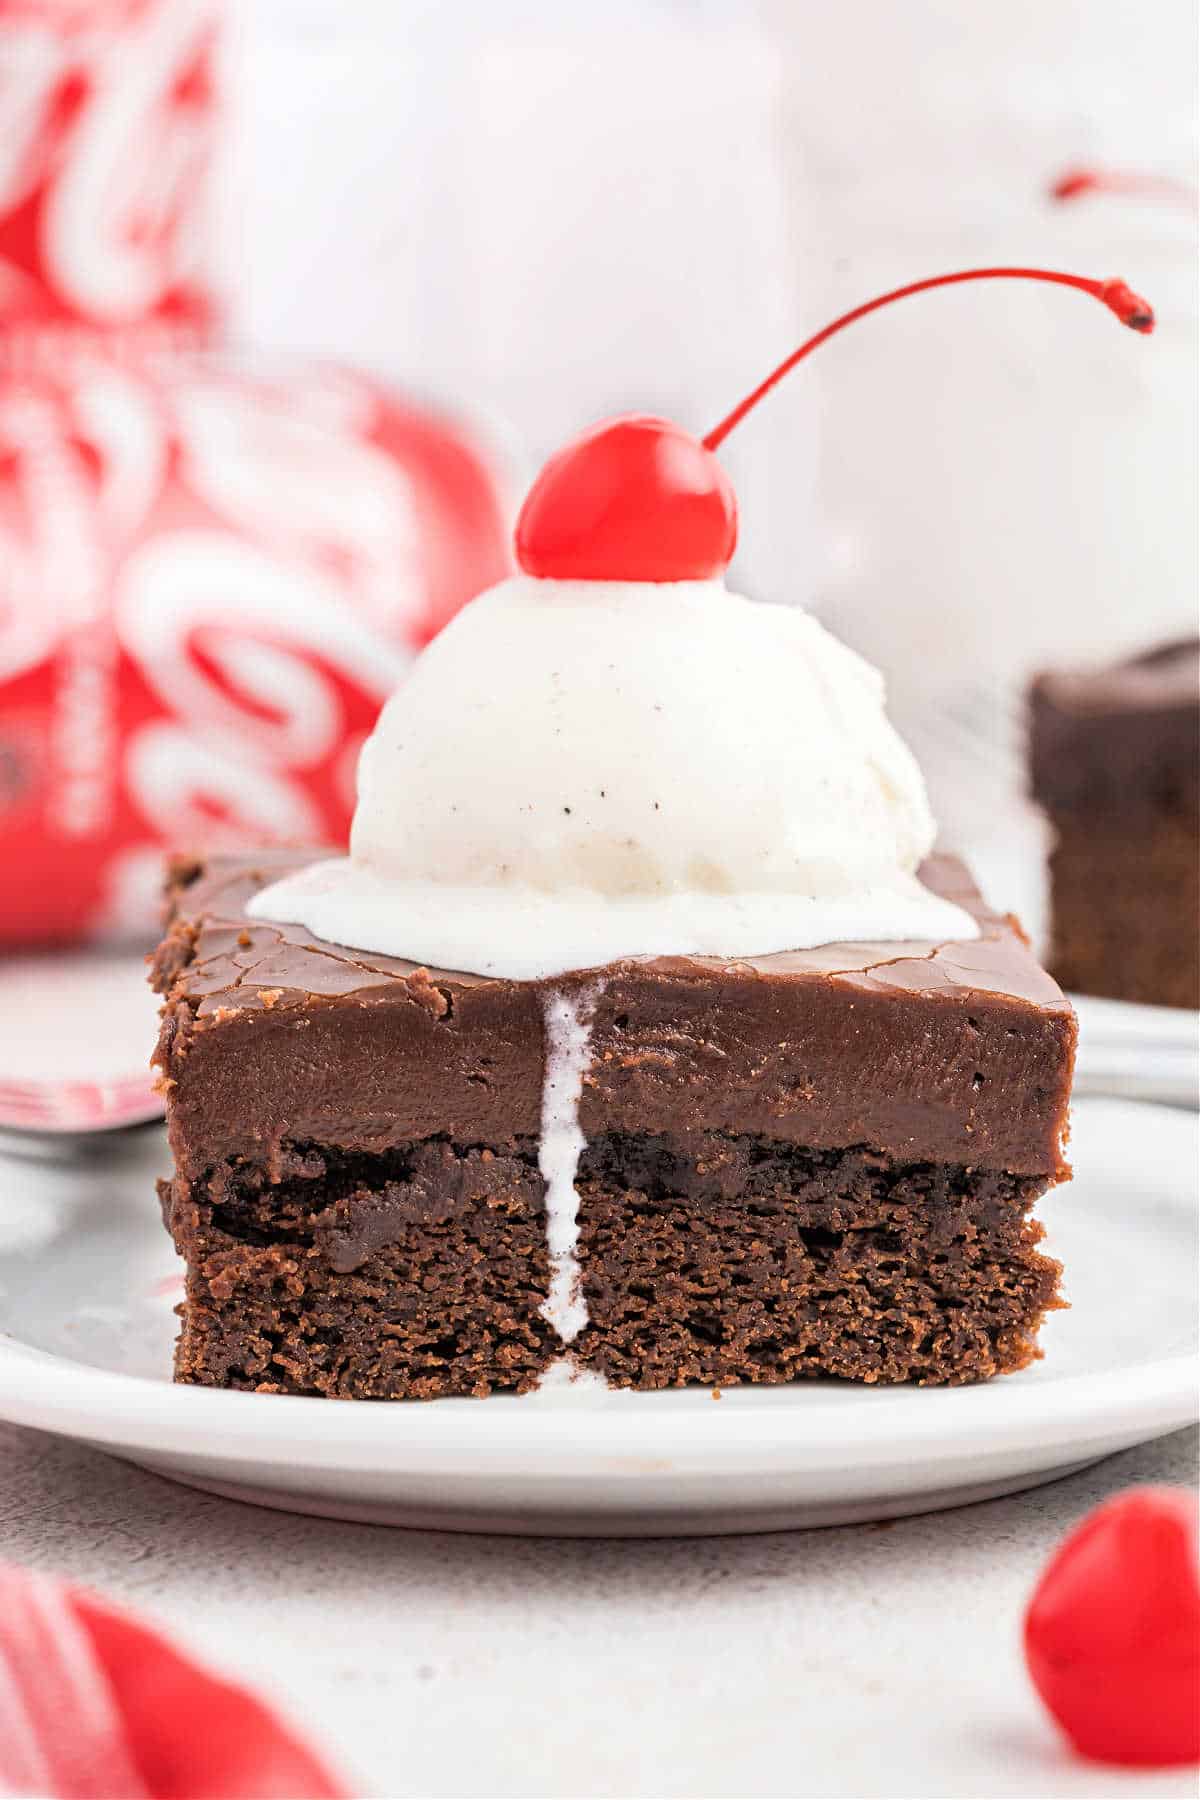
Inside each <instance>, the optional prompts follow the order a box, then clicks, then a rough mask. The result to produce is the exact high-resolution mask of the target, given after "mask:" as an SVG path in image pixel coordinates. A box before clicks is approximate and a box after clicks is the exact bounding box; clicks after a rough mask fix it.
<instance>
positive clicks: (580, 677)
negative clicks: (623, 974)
mask: <svg viewBox="0 0 1200 1800" xmlns="http://www.w3.org/2000/svg"><path fill="white" fill-rule="evenodd" d="M934 831H935V828H934V822H933V818H932V815H931V813H930V810H929V805H928V802H927V800H926V796H925V789H924V785H923V783H922V780H921V775H920V771H919V770H918V768H917V765H916V763H915V761H914V760H913V758H912V756H911V755H910V753H909V751H908V750H907V749H906V747H905V745H904V744H903V743H902V742H901V740H900V738H899V737H898V736H897V735H896V733H895V731H894V730H893V729H892V727H891V725H890V724H889V722H888V719H887V716H886V713H885V711H884V690H883V682H882V680H881V678H880V676H879V675H878V674H877V673H876V671H875V670H874V669H872V668H871V667H870V666H869V665H868V664H867V663H865V662H863V661H862V660H861V658H859V657H858V656H856V655H855V654H854V653H853V652H852V651H850V650H848V649H846V648H845V647H844V646H843V645H841V644H839V643H838V642H837V640H836V639H834V638H832V637H831V636H830V635H829V633H828V632H826V631H825V630H823V629H822V627H821V626H820V625H818V624H817V622H816V621H815V620H814V619H812V618H810V617H809V616H808V615H807V614H805V613H803V612H798V611H793V610H789V609H785V608H782V607H775V606H766V605H762V604H756V603H754V602H751V601H749V600H746V599H743V598H742V597H740V596H739V595H736V594H733V593H730V592H729V591H728V590H727V589H726V588H725V586H724V585H723V583H721V582H719V581H695V582H677V583H641V582H628V583H626V582H590V581H589V582H559V581H549V580H538V579H534V578H532V577H527V576H521V577H517V578H514V579H513V580H510V581H506V582H503V583H501V584H500V586H498V587H496V588H493V589H491V590H490V591H489V592H487V593H486V594H483V595H481V596H480V598H479V599H477V600H476V601H474V602H473V603H472V604H471V605H470V606H468V607H466V608H465V609H464V611H463V612H461V613H460V614H459V615H458V617H457V618H456V619H455V620H454V621H453V622H452V623H451V624H450V625H449V626H448V627H447V628H446V630H444V631H443V632H442V633H441V635H440V636H439V637H438V638H436V639H435V640H434V642H433V643H432V644H431V645H430V646H429V648H428V649H427V650H426V651H425V652H424V654H423V655H422V656H421V657H420V658H419V659H418V661H417V663H416V664H415V665H414V667H413V668H412V670H411V672H410V673H409V675H408V677H407V679H406V680H405V682H404V684H403V685H402V686H401V688H400V689H399V690H398V692H397V693H396V694H395V695H393V697H392V699H391V700H389V701H388V703H387V705H386V706H385V707H384V709H383V712H382V714H381V715H380V718H379V721H378V724H377V725H376V728H375V731H374V732H373V733H372V735H371V737H370V739H369V740H368V742H367V744H366V745H365V747H364V749H363V753H362V759H361V762H360V765H359V795H358V807H357V811H356V813H355V817H354V825H353V830H352V833H351V840H350V852H351V853H350V857H349V859H344V860H341V861H332V862H325V863H321V864H317V865H315V866H314V867H313V868H312V869H309V870H304V871H302V872H301V873H300V874H298V875H295V876H291V877H289V878H287V879H286V880H284V881H282V882H280V883H277V884H276V885H275V886H274V887H273V888H270V889H267V890H265V891H264V892H263V893H262V894H260V895H259V896H257V898H256V900H255V901H254V902H253V903H252V911H253V912H254V913H255V914H257V915H258V916H261V917H270V918H275V919H281V920H286V921H289V922H297V923H302V924H304V925H307V926H308V928H309V929H310V930H312V931H315V932H317V933H318V934H319V935H321V936H324V937H327V938H332V939H334V940H335V941H339V942H344V943H348V944H352V945H354V946H356V947H360V948H367V949H373V950H376V951H384V952H387V953H390V954H393V955H400V956H405V957H409V958H411V959H413V960H414V961H421V962H429V963H435V964H437V965H439V966H441V967H444V968H456V969H470V970H473V971H476V972H478V973H480V974H496V975H507V976H511V977H513V978H516V979H527V978H534V977H539V976H543V975H549V974H556V973H561V972H563V971H565V970H567V969H572V968H585V967H591V966H595V965H597V964H601V963H605V962H609V961H613V960H616V959H618V958H621V957H625V956H638V955H662V954H681V955H682V954H708V955H715V956H721V957H737V956H747V955H753V954H766V953H768V952H771V951H775V950H783V949H801V948H807V947H810V946H812V945H814V944H819V943H828V942H837V941H842V940H859V941H861V940H868V941H874V940H889V941H895V940H908V939H935V938H948V937H959V938H963V937H972V936H974V935H976V927H975V925H974V921H973V920H971V919H970V917H969V916H968V915H967V914H965V913H963V912H962V911H961V910H960V909H958V908H957V907H953V906H951V905H949V903H947V902H946V901H944V900H941V899H940V898H938V897H937V896H935V895H933V894H931V893H929V892H928V890H926V889H925V888H923V887H922V886H921V884H920V883H919V881H918V880H917V878H916V873H915V871H916V869H917V865H918V863H919V862H920V860H921V858H922V857H923V856H925V855H926V854H927V852H928V851H929V849H930V848H931V846H932V844H933V839H934Z"/></svg>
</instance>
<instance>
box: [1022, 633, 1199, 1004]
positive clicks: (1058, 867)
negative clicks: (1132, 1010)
mask: <svg viewBox="0 0 1200 1800" xmlns="http://www.w3.org/2000/svg"><path fill="white" fill-rule="evenodd" d="M1030 738H1031V743H1030V767H1031V785H1032V789H1033V797H1034V799H1035V800H1036V801H1037V802H1038V804H1039V805H1040V806H1041V807H1042V809H1043V811H1044V812H1045V813H1046V815H1047V817H1048V818H1049V820H1050V823H1051V825H1052V827H1053V830H1054V839H1055V841H1054V847H1053V850H1052V851H1051V855H1050V914H1051V952H1050V966H1051V967H1052V968H1053V970H1054V973H1055V974H1056V975H1057V977H1058V979H1059V980H1060V981H1061V982H1062V984H1063V986H1064V987H1067V988H1072V989H1074V990H1075V991H1076V992H1077V993H1081V994H1100V995H1105V996H1108V997H1109V998H1111V999H1114V1000H1135V1001H1143V1002H1146V1003H1149V1004H1152V1005H1159V1006H1200V640H1197V639H1195V638H1191V639H1187V640H1185V641H1183V642H1180V643H1173V644H1164V645H1162V646H1160V647H1159V648H1157V649H1154V650H1150V651H1147V652H1146V653H1145V654H1144V655H1142V656H1135V657H1132V658H1130V659H1129V660H1128V661H1126V662H1121V663H1117V664H1115V665H1113V666H1112V667H1109V668H1104V669H1092V670H1075V671H1067V670H1059V671H1055V672H1053V673H1047V674H1044V675H1039V676H1038V678H1037V679H1036V681H1035V682H1034V684H1033V689H1032V694H1031V707H1030Z"/></svg>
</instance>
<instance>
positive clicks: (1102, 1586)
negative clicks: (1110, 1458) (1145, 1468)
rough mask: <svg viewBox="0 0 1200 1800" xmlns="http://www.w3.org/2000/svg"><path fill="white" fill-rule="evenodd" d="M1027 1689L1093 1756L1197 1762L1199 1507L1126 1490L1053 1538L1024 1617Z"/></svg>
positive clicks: (1184, 1499)
mask: <svg viewBox="0 0 1200 1800" xmlns="http://www.w3.org/2000/svg"><path fill="white" fill-rule="evenodd" d="M1025 1656H1026V1660H1027V1662H1028V1664H1029V1672H1030V1674H1031V1676H1032V1677H1033V1683H1034V1686H1035V1687H1036V1688H1037V1690H1038V1693H1039V1694H1040V1695H1041V1697H1042V1699H1043V1700H1044V1701H1045V1703H1046V1705H1047V1707H1048V1708H1049V1710H1050V1711H1051V1713H1053V1715H1054V1717H1055V1719H1056V1720H1057V1721H1058V1723H1059V1724H1060V1725H1061V1726H1062V1728H1063V1730H1064V1731H1065V1732H1066V1734H1067V1736H1068V1737H1069V1738H1070V1740H1071V1742H1072V1743H1073V1744H1074V1746H1075V1748H1076V1749H1077V1750H1078V1751H1079V1752H1080V1753H1081V1754H1082V1755H1084V1756H1087V1757H1091V1758H1093V1759H1094V1760H1095V1761H1097V1762H1108V1763H1123V1764H1127V1765H1130V1766H1134V1765H1140V1766H1142V1767H1167V1766H1169V1765H1172V1764H1181V1763H1195V1762H1200V1562H1198V1560H1197V1535H1196V1503H1195V1500H1194V1498H1193V1496H1192V1495H1191V1494H1189V1493H1187V1492H1185V1491H1184V1490H1183V1489H1176V1488H1150V1487H1145V1488H1131V1489H1129V1491H1128V1492H1126V1493H1124V1494H1118V1495H1117V1497H1116V1498H1115V1499H1114V1500H1109V1501H1107V1502H1106V1503H1105V1505H1103V1506H1100V1507H1097V1509H1096V1510H1095V1512H1093V1513H1091V1514H1089V1516H1088V1517H1087V1518H1086V1519H1085V1520H1084V1521H1083V1523H1082V1524H1081V1525H1079V1526H1077V1527H1076V1529H1075V1530H1074V1531H1073V1532H1072V1533H1071V1534H1070V1536H1069V1537H1068V1538H1067V1539H1066V1541H1065V1542H1064V1543H1063V1544H1061V1545H1060V1546H1059V1548H1058V1550H1057V1551H1056V1552H1055V1554H1054V1556H1053V1557H1052V1559H1051V1561H1050V1563H1049V1565H1048V1567H1047V1568H1046V1570H1045V1571H1044V1573H1043V1575H1042V1578H1041V1580H1040V1581H1039V1582H1038V1585H1037V1588H1036V1589H1035V1591H1034V1595H1033V1599H1032V1600H1031V1601H1030V1604H1029V1610H1028V1612H1027V1614H1026V1616H1025Z"/></svg>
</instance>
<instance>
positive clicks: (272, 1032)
mask: <svg viewBox="0 0 1200 1800" xmlns="http://www.w3.org/2000/svg"><path fill="white" fill-rule="evenodd" d="M312 856H313V853H312V852H308V853H302V852H298V851H288V852H259V853H256V854H255V855H254V856H252V857H242V858H234V857H225V858H217V859H214V860H212V861H210V862H209V863H207V864H200V863H180V864H179V865H178V866H177V867H176V869H175V872H174V879H173V890H172V909H173V910H172V920H171V923H170V926H169V929H168V933H167V936H166V938H165V939H164V941H163V943H162V945H161V946H160V947H159V950H158V952H157V954H156V957H155V960H154V973H153V978H154V981H155V984H156V986H157V988H158V990H159V991H160V992H161V993H162V994H163V995H164V997H165V1005H164V1008H163V1021H162V1030H161V1034H160V1039H159V1046H158V1050H157V1052H156V1061H157V1063H158V1066H159V1068H160V1070H161V1075H162V1079H163V1081H164V1082H165V1083H166V1084H168V1086H169V1088H170V1091H171V1093H172V1099H173V1104H172V1107H171V1118H170V1133H171V1141H172V1149H173V1151H174V1154H175V1158H176V1164H177V1169H178V1173H179V1175H180V1176H181V1177H183V1178H185V1179H195V1178H197V1177H199V1176H201V1175H202V1174H203V1173H204V1172H205V1170H206V1169H211V1168H212V1167H213V1166H214V1164H215V1163H216V1162H218V1161H220V1160H222V1159H229V1158H232V1159H242V1160H245V1161H251V1162H255V1163H257V1164H260V1165H262V1166H265V1167H267V1168H268V1169H270V1168H272V1167H273V1166H275V1165H276V1164H277V1163H278V1161H279V1158H280V1157H281V1155H282V1154H283V1146H284V1145H285V1143H291V1144H300V1143H306V1142H320V1143H323V1144H333V1145H337V1146H339V1147H341V1148H342V1149H345V1150H347V1151H368V1152H372V1153H379V1152H383V1151H386V1150H388V1149H390V1148H393V1147H394V1146H396V1145H397V1144H400V1143H405V1142H412V1141H414V1140H415V1141H420V1140H423V1139H426V1138H432V1137H439V1136H446V1137H449V1138H450V1139H452V1140H453V1141H454V1142H456V1143H458V1144H466V1145H469V1144H480V1145H488V1146H493V1147H498V1148H504V1147H513V1146H515V1145H516V1144H517V1143H518V1141H520V1140H522V1139H529V1138H533V1137H535V1136H536V1134H537V1131H538V1128H539V1119H540V1107H541V1092H542V1073H543V1018H542V1007H543V998H544V995H545V992H546V990H547V989H548V988H553V987H559V988H571V989H576V990H578V989H581V988H586V987H589V986H599V987H600V993H599V998H598V1000H597V1003H596V1011H595V1021H594V1025H593V1032H592V1062H591V1068H590V1071H589V1074H588V1077H587V1079H586V1081H585V1085H584V1091H583V1099H582V1103H581V1123H582V1127H583V1130H584V1132H585V1133H586V1134H587V1135H588V1137H589V1138H591V1137H593V1136H598V1135H600V1134H601V1133H605V1132H627V1133H637V1134H656V1133H669V1134H673V1133H679V1132H696V1131H726V1132H732V1133H737V1134H742V1135H746V1134H761V1135H762V1136H764V1137H768V1138H771V1139H773V1140H775V1141H778V1142H782V1143H794V1144H802V1145H807V1146H813V1147H816V1148H818V1149H835V1148H840V1147H844V1146H847V1145H853V1146H863V1147H865V1148H867V1149H869V1150H871V1151H874V1152H878V1153H880V1154H882V1155H884V1156H889V1157H896V1158H901V1159H904V1160H905V1161H909V1162H912V1161H921V1160H926V1161H930V1162H949V1163H956V1164H960V1165H964V1166H966V1167H969V1168H973V1167H976V1166H978V1167H984V1168H993V1169H1000V1170H1004V1171H1006V1172H1009V1173H1013V1174H1020V1175H1026V1174H1055V1175H1061V1174H1062V1173H1063V1172H1064V1164H1063V1160H1062V1148H1063V1141H1064V1138H1065V1133H1066V1113H1067V1103H1068V1097H1069V1080H1070V1062H1071V1055H1070V1052H1071V1049H1072V1047H1073V1044H1074V1039H1075V1019H1074V1015H1073V1013H1072V1011H1071V1008H1070V1005H1069V1004H1068V1002H1067V1001H1066V999H1065V998H1064V996H1063V994H1062V993H1061V991H1060V989H1059V988H1058V987H1057V985H1056V984H1055V983H1054V981H1052V980H1051V979H1050V977H1049V976H1048V975H1046V974H1045V973H1044V972H1043V971H1042V970H1041V968H1040V967H1039V966H1038V964H1037V962H1036V961H1035V959H1034V957H1033V956H1032V954H1031V952H1030V950H1029V948H1028V946H1027V944H1026V942H1025V939H1024V937H1023V935H1022V934H1021V932H1020V929H1019V927H1018V926H1017V925H1016V923H1015V921H1013V920H1012V919H1009V918H1004V917H1001V916H999V915H997V914H995V913H993V912H991V911H989V910H988V909H987V908H986V906H985V905H984V903H983V902H982V900H981V899H980V897H979V895H978V893H977V892H976V890H975V888H974V886H973V885H972V883H971V881H970V878H969V876H968V875H967V873H966V871H965V870H964V869H963V867H962V866H961V865H960V864H958V863H956V862H954V861H952V860H950V859H946V858H934V859H931V861H930V862H929V863H928V864H927V865H926V866H925V868H924V870H923V871H922V876H923V879H924V880H925V881H926V882H927V884H928V885H929V886H930V887H931V888H932V889H934V891H936V892H938V893H940V894H943V895H945V896H946V897H947V898H948V899H951V900H953V901H955V902H956V903H957V904H959V905H960V906H964V907H966V908H967V909H968V910H969V911H971V912H972V913H973V914H974V915H975V917H976V918H977V919H978V921H979V924H980V931H981V935H980V937H979V938H978V939H977V940H973V941H970V942H954V943H940V944H913V945H905V944H874V945H872V944H837V945H826V946H823V947H821V948H819V949H815V950H805V951H794V952H784V953H780V954H776V955H771V956H764V957H757V958H748V959H742V960H740V961H737V962H722V961H720V960H718V959H714V958H697V957H668V958H656V959H632V960H629V961H626V962H622V963H619V964H614V965H612V966H610V967H608V968H606V969H604V970H602V971H600V970H593V971H580V972H577V973H573V974H571V975H569V976H564V977H562V978H559V979H557V980H554V981H548V982H514V981H500V980H494V979H488V978H483V977H479V976H475V975H469V974H462V973H457V972H454V971H450V970H442V969H427V968H423V967H418V966H417V965H415V964H413V963H410V962H405V961H402V960H399V959H396V958H392V957H384V956H373V955H370V954H368V953H365V952H361V951H356V950H350V949H346V948H343V947H340V946H338V945H335V944H331V943H326V942H322V941H321V940H318V939H316V938H314V937H312V936H311V935H310V934H309V933H308V932H307V931H305V930H304V929H303V928H302V927H298V926H290V925H275V924H265V923H263V922H262V921H259V920H250V919H247V917H246V916H245V912H244V907H245V903H246V901H247V899H248V898H249V896H250V895H251V894H252V893H254V892H256V891H257V890H258V889H259V888H260V887H262V886H264V885H266V884H267V883H268V882H270V881H273V880H277V879H278V878H279V876H280V875H282V874H283V873H285V872H287V871H288V870H290V869H292V868H294V867H297V866H299V865H300V864H302V863H304V862H307V861H311V860H312ZM1064 1049H1065V1052H1066V1054H1064Z"/></svg>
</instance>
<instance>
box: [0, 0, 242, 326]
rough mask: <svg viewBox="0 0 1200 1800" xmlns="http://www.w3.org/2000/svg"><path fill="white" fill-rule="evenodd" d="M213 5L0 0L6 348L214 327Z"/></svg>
mask: <svg viewBox="0 0 1200 1800" xmlns="http://www.w3.org/2000/svg"><path fill="white" fill-rule="evenodd" d="M220 11H221V9H220V6H219V4H218V0H0V333H3V339H2V341H0V350H3V351H4V352H5V354H6V357H7V358H9V359H11V358H12V357H14V356H15V355H17V354H18V353H19V351H20V349H21V336H20V334H21V333H23V332H27V331H37V332H45V331H46V330H48V329H51V330H54V331H56V332H62V331H68V332H69V331H71V330H74V329H78V328H80V327H84V328H88V329H97V328H98V329H103V330H105V331H120V332H130V331H133V332H137V331H140V330H141V331H151V332H154V333H156V334H158V335H160V336H167V337H170V338H173V339H179V338H186V339H188V340H192V339H195V338H196V337H197V336H199V335H202V334H204V333H205V332H207V331H208V330H209V329H210V327H211V326H212V325H213V322H214V318H215V313H216V306H215V301H214V297H213V293H212V290H211V288H210V285H209V283H208V280H207V279H206V271H205V267H204V255H205V250H206V247H207V237H206V233H205V230H204V223H205V217H206V210H207V192H206V188H207V178H208V175H209V170H210V166H211V162H212V155H213V150H214V144H215V135H216V131H217V128H218V102H217V82H216V69H217V62H216V57H217V40H218V28H219V23H220Z"/></svg>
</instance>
